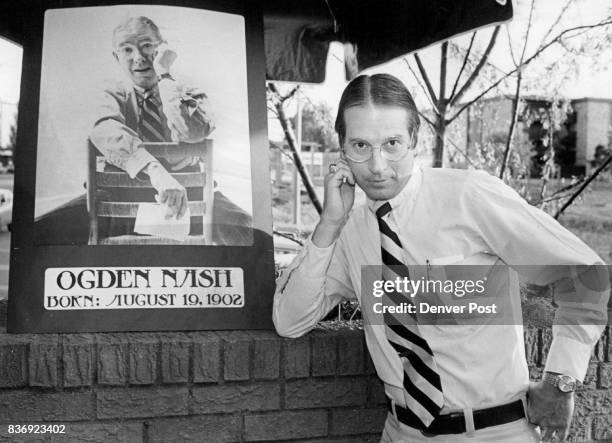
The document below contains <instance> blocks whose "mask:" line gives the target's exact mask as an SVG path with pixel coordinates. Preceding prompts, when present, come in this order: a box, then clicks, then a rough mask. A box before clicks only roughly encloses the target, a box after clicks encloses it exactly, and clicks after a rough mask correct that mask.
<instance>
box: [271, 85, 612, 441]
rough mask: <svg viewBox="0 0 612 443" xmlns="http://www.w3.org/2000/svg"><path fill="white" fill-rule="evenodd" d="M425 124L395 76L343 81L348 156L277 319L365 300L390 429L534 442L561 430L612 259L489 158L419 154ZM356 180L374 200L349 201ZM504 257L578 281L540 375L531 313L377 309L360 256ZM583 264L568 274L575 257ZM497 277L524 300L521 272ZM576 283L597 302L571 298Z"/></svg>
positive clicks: (385, 271) (386, 435) (394, 436)
mask: <svg viewBox="0 0 612 443" xmlns="http://www.w3.org/2000/svg"><path fill="white" fill-rule="evenodd" d="M418 130H419V118H418V111H417V108H416V106H415V104H414V101H413V99H412V97H411V95H410V93H409V92H408V90H407V89H406V87H405V86H404V85H403V84H402V83H401V82H400V81H399V80H398V79H396V78H395V77H393V76H390V75H387V74H377V75H373V76H360V77H357V78H356V79H354V80H353V81H352V82H351V83H350V84H349V85H348V86H347V87H346V89H345V91H344V93H343V94H342V98H341V99H340V104H339V108H338V117H337V119H336V131H337V132H338V136H339V141H340V146H341V155H340V158H339V159H338V161H337V162H336V163H335V164H333V165H331V167H330V172H329V174H328V175H327V177H326V179H325V202H324V208H323V212H322V214H321V218H320V221H319V223H318V224H317V226H316V227H315V229H314V232H313V234H312V237H311V238H310V239H309V240H308V242H307V243H306V245H305V247H304V249H303V250H302V251H301V253H300V254H299V255H298V256H297V257H296V259H295V260H294V262H293V263H292V264H291V265H290V266H289V267H288V268H287V269H286V270H285V271H284V273H283V275H282V276H281V277H280V279H279V281H278V282H277V290H276V294H275V297H274V308H273V320H274V324H275V326H276V329H277V331H278V333H279V334H280V335H283V336H287V337H298V336H301V335H303V334H305V333H306V332H308V331H309V330H311V329H312V328H313V327H314V326H315V325H316V323H317V322H318V321H319V320H320V319H321V318H323V317H324V316H325V315H326V314H327V313H328V312H329V311H330V310H331V309H332V308H333V307H334V306H336V305H337V304H338V303H340V302H341V301H343V300H355V299H357V300H358V301H359V302H360V305H361V308H362V313H363V316H364V331H365V337H366V343H367V346H368V350H369V352H370V355H371V356H372V361H373V362H374V365H375V367H376V371H377V373H378V375H379V377H380V378H381V380H382V381H383V384H384V388H385V393H386V395H387V398H388V406H389V414H388V417H387V421H386V423H385V428H384V431H383V436H382V441H384V442H417V441H439V442H447V441H457V442H458V441H482V442H492V441H495V442H499V443H501V442H521V443H524V442H530V441H531V442H535V441H539V440H540V436H539V435H538V433H537V432H536V425H539V426H540V429H541V430H542V432H543V435H542V437H543V438H544V439H545V440H549V439H552V438H557V439H562V438H564V436H565V435H566V434H567V432H568V429H569V425H570V421H571V417H572V413H573V402H574V397H573V391H574V389H575V388H576V386H577V385H578V384H579V381H580V380H582V379H583V378H584V377H585V374H586V370H587V366H588V362H589V358H590V354H591V349H592V347H593V345H594V343H595V342H596V341H597V339H598V337H599V336H600V334H601V332H602V330H603V327H604V325H605V324H606V312H605V306H606V303H607V297H608V296H609V282H608V273H607V270H606V269H605V268H603V267H601V266H597V267H596V266H593V265H596V264H601V263H602V261H601V259H600V258H599V257H598V256H597V255H596V254H595V253H594V252H593V251H592V250H591V249H590V248H588V247H587V246H586V245H585V244H584V243H583V242H581V241H580V240H579V239H578V238H576V237H575V236H574V235H573V234H571V233H570V232H569V231H567V230H566V229H564V228H563V227H562V226H561V225H559V224H558V223H557V222H556V221H555V220H554V219H552V218H551V217H549V216H547V215H546V214H544V213H543V212H541V211H539V210H538V209H536V208H534V207H532V206H530V205H528V204H527V203H526V202H525V201H524V200H523V199H522V198H520V197H519V196H518V195H517V194H516V193H515V192H514V191H513V190H512V189H511V188H509V187H508V186H506V185H505V184H504V183H503V182H502V181H501V180H498V179H496V178H494V177H491V176H490V175H488V174H486V173H484V172H481V171H466V170H453V169H425V168H420V167H415V165H414V155H415V153H414V151H415V146H416V142H417V134H418ZM355 185H358V186H359V187H360V188H361V189H362V190H363V191H364V192H365V194H366V196H367V198H368V200H367V204H366V205H364V206H362V207H359V208H356V209H354V210H353V203H354V197H355V194H354V193H355V188H354V187H355ZM500 260H501V261H502V262H503V263H507V264H510V265H530V266H528V267H526V266H520V267H518V266H516V268H517V269H518V272H520V273H521V277H522V278H524V279H525V280H526V281H529V282H532V283H537V284H541V285H544V284H550V283H553V282H557V281H561V282H563V284H564V285H565V287H564V290H565V292H566V293H568V294H571V295H570V296H568V299H566V300H559V299H558V300H557V302H558V304H559V309H558V310H557V314H556V319H557V320H559V319H563V320H564V322H563V321H561V322H560V323H565V324H556V325H555V329H554V330H553V336H554V338H553V341H552V344H551V348H550V351H549V355H548V359H547V363H546V368H545V376H544V378H543V381H540V382H538V383H536V384H533V385H531V386H530V384H529V372H528V369H527V363H526V358H525V349H524V342H523V327H522V326H523V325H522V322H520V324H517V323H512V322H509V323H507V324H486V323H485V324H484V325H483V323H482V322H481V323H480V324H478V322H476V324H473V323H472V324H468V325H465V324H451V325H448V326H445V325H442V326H438V325H435V324H434V325H432V324H431V323H430V324H425V323H419V321H420V319H421V318H420V317H419V315H418V314H417V315H416V316H413V315H405V316H404V317H401V318H400V317H399V316H397V315H394V314H393V315H392V314H390V312H392V311H388V312H386V313H385V314H384V315H380V316H379V317H376V316H375V315H374V314H373V313H372V312H370V308H369V306H370V307H371V306H372V302H371V299H372V297H376V295H374V293H373V291H372V288H368V287H364V288H362V287H361V285H362V272H367V271H364V268H362V265H381V264H382V265H383V266H380V269H381V270H380V271H377V272H380V277H379V278H382V280H381V281H383V282H386V283H388V282H390V281H392V280H394V279H395V278H400V279H401V278H402V277H405V278H410V275H411V272H412V271H414V270H415V269H416V268H418V265H427V267H426V269H429V264H430V263H435V264H440V265H442V264H450V263H463V264H480V265H486V267H487V269H492V268H491V267H492V266H493V264H494V263H498V262H499V261H500ZM415 265H417V266H416V267H415ZM543 265H555V266H543ZM580 266H583V267H582V268H580V269H581V272H580V273H576V274H575V275H572V277H573V279H570V278H567V277H568V276H567V275H566V274H565V271H566V270H567V269H568V268H572V269H575V268H576V267H580ZM411 267H412V268H411ZM519 268H520V269H519ZM411 269H412V271H411ZM513 275H514V276H515V277H516V273H514V274H513ZM415 277H416V276H415ZM493 280H494V279H493ZM508 281H510V280H508ZM512 281H514V280H512ZM490 283H495V284H492V285H491V286H490V287H491V288H502V289H503V290H504V291H505V293H504V294H501V295H503V297H504V299H507V300H510V302H511V304H513V306H518V309H517V310H518V311H519V312H520V294H519V290H518V281H516V284H515V285H511V284H509V285H507V286H504V285H503V284H501V283H503V281H502V280H501V279H500V281H497V282H496V281H493V282H490ZM497 283H500V285H499V286H496V284H497ZM576 293H578V297H579V298H580V297H586V296H590V297H592V298H591V300H595V302H594V303H593V304H592V305H589V306H587V305H586V304H585V303H581V301H583V300H582V299H580V300H578V302H575V300H572V295H575V294H576ZM400 295H401V297H400V298H397V293H396V294H395V295H393V294H392V295H389V299H392V297H395V301H393V303H395V305H396V306H395V307H399V306H400V305H401V304H403V302H405V301H408V303H405V304H408V305H409V304H410V297H404V295H405V294H404V295H402V294H400ZM498 295H499V294H498ZM400 302H402V303H400ZM396 312H397V311H396ZM408 312H409V311H408ZM376 318H379V319H380V321H379V322H378V323H377V322H376V321H371V319H376ZM527 392H529V402H528V407H525V404H526V401H525V397H526V394H527ZM527 417H529V420H527Z"/></svg>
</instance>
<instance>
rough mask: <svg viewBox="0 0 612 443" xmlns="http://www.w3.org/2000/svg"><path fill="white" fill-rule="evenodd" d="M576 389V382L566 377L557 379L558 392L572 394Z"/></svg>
mask: <svg viewBox="0 0 612 443" xmlns="http://www.w3.org/2000/svg"><path fill="white" fill-rule="evenodd" d="M575 389H576V381H575V380H574V379H573V378H572V377H569V376H567V375H563V376H561V377H560V378H559V390H560V391H561V392H572V391H574V390H575Z"/></svg>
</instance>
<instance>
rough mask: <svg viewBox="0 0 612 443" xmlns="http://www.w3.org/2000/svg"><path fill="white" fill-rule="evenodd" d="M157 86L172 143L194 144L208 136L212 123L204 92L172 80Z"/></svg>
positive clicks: (213, 124) (162, 81) (209, 106)
mask: <svg viewBox="0 0 612 443" xmlns="http://www.w3.org/2000/svg"><path fill="white" fill-rule="evenodd" d="M158 86H159V95H160V97H161V100H162V104H163V110H164V114H165V115H166V118H167V124H168V128H170V133H171V137H172V141H174V142H183V143H197V142H200V141H202V140H204V139H205V138H206V137H208V136H209V135H210V133H211V132H212V131H213V130H214V129H215V123H214V117H213V114H212V111H211V105H210V102H209V100H208V96H207V95H206V94H205V93H204V91H202V90H201V89H200V88H197V87H192V86H186V85H183V84H181V83H179V82H176V81H174V80H171V79H163V80H161V81H160V82H159V84H158Z"/></svg>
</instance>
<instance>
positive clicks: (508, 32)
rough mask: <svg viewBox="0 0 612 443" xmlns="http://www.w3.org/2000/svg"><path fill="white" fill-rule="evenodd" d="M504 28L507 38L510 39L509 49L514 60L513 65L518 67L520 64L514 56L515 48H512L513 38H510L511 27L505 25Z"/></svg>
mask: <svg viewBox="0 0 612 443" xmlns="http://www.w3.org/2000/svg"><path fill="white" fill-rule="evenodd" d="M504 28H506V38H507V39H508V47H509V48H510V57H511V58H512V64H513V65H514V66H517V65H518V62H517V61H516V56H515V55H514V48H513V47H512V38H511V37H510V26H508V24H505V25H504Z"/></svg>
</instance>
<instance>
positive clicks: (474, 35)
mask: <svg viewBox="0 0 612 443" xmlns="http://www.w3.org/2000/svg"><path fill="white" fill-rule="evenodd" d="M475 38H476V32H474V33H472V38H471V39H470V44H469V46H468V48H467V52H466V53H465V56H464V58H463V64H462V65H461V69H459V74H457V78H456V79H455V84H454V85H453V89H452V92H451V95H450V97H451V98H452V97H454V95H455V92H456V91H457V86H458V85H459V79H461V74H463V70H464V69H465V66H466V65H467V62H468V59H469V58H470V52H471V51H472V45H473V44H474V39H475Z"/></svg>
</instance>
